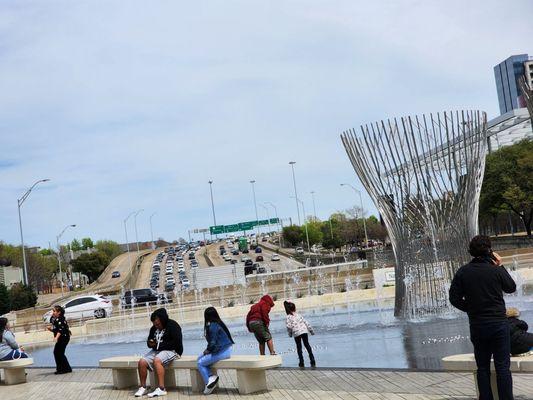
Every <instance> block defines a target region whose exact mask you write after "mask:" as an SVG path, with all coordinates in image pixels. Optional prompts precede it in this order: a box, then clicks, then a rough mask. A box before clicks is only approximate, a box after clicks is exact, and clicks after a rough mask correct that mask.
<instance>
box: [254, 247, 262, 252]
mask: <svg viewBox="0 0 533 400" xmlns="http://www.w3.org/2000/svg"><path fill="white" fill-rule="evenodd" d="M255 252H256V253H262V252H263V249H262V248H261V247H256V248H255Z"/></svg>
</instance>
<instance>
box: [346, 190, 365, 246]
mask: <svg viewBox="0 0 533 400" xmlns="http://www.w3.org/2000/svg"><path fill="white" fill-rule="evenodd" d="M341 186H349V187H351V188H352V189H353V190H354V192H356V193H358V194H359V202H360V204H361V216H362V217H363V229H364V230H365V248H367V247H368V234H367V232H366V221H365V213H364V211H363V197H362V196H361V191H360V190H357V189H356V188H355V187H353V186H352V185H350V184H349V183H341Z"/></svg>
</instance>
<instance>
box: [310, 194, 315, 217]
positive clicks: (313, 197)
mask: <svg viewBox="0 0 533 400" xmlns="http://www.w3.org/2000/svg"><path fill="white" fill-rule="evenodd" d="M311 198H312V199H313V216H314V217H315V219H316V206H315V191H314V190H312V191H311Z"/></svg>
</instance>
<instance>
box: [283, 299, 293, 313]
mask: <svg viewBox="0 0 533 400" xmlns="http://www.w3.org/2000/svg"><path fill="white" fill-rule="evenodd" d="M283 307H285V312H286V313H287V315H289V314H292V313H293V312H296V304H294V303H291V302H290V301H284V302H283Z"/></svg>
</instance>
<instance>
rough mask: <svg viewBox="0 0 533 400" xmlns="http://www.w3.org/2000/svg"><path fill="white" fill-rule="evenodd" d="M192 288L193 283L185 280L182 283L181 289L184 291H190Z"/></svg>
mask: <svg viewBox="0 0 533 400" xmlns="http://www.w3.org/2000/svg"><path fill="white" fill-rule="evenodd" d="M190 286H191V282H190V281H189V279H187V278H185V279H183V280H182V281H181V287H182V288H183V289H188V288H189V287H190Z"/></svg>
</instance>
